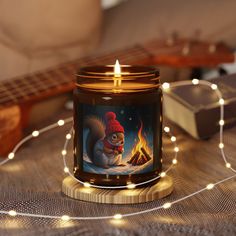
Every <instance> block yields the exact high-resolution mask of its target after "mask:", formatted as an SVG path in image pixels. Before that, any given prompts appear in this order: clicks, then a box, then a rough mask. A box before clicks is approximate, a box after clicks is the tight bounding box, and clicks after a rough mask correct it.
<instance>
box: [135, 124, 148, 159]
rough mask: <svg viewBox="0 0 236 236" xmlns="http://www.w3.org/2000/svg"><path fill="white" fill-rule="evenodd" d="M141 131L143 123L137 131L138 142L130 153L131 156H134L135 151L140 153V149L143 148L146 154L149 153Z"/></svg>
mask: <svg viewBox="0 0 236 236" xmlns="http://www.w3.org/2000/svg"><path fill="white" fill-rule="evenodd" d="M142 130H143V122H142V121H141V126H140V128H139V131H138V139H139V140H138V142H137V144H136V145H135V146H134V148H133V149H132V152H131V153H132V155H134V154H135V153H136V152H137V151H139V152H142V151H141V148H144V149H145V150H146V152H147V153H150V148H149V147H148V144H147V141H146V139H145V138H144V136H143V135H142Z"/></svg>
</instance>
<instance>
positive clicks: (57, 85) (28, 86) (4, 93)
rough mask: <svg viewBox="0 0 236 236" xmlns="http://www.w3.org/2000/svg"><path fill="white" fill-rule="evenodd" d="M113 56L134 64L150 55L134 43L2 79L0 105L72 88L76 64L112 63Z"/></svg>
mask: <svg viewBox="0 0 236 236" xmlns="http://www.w3.org/2000/svg"><path fill="white" fill-rule="evenodd" d="M117 58H119V60H120V62H121V63H123V64H136V63H145V62H147V61H149V60H150V58H151V55H150V54H149V53H148V52H147V51H146V50H145V49H144V48H143V47H142V46H139V45H137V46H135V47H132V48H128V49H125V50H120V51H116V52H114V53H109V54H106V55H103V56H96V57H86V58H82V59H78V60H76V61H72V62H69V63H65V64H62V65H59V66H57V67H54V68H51V69H48V70H46V71H43V72H36V73H33V74H31V75H28V76H22V77H17V78H14V79H11V80H7V81H2V82H0V107H2V106H10V105H13V104H20V105H21V104H24V103H26V102H28V101H30V102H34V101H39V100H41V99H44V98H47V97H50V96H55V95H57V94H61V93H64V92H67V91H70V90H72V89H73V88H74V84H75V73H76V70H77V68H78V67H81V66H86V65H94V64H112V63H114V61H115V60H116V59H117Z"/></svg>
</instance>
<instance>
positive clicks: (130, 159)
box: [74, 66, 162, 186]
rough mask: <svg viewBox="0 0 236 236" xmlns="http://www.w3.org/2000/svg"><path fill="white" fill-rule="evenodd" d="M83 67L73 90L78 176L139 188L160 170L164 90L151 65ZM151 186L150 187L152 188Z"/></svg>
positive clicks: (75, 173)
mask: <svg viewBox="0 0 236 236" xmlns="http://www.w3.org/2000/svg"><path fill="white" fill-rule="evenodd" d="M120 70H121V71H119V72H118V74H117V73H114V66H91V67H84V68H81V69H80V70H79V72H78V74H77V83H76V88H75V90H74V175H75V177H76V178H78V179H80V180H82V181H85V182H89V183H91V184H96V185H101V186H121V185H127V184H131V183H134V184H137V183H140V182H144V181H147V180H150V179H153V178H155V177H156V176H157V175H158V174H159V173H160V172H161V170H162V164H161V163H162V91H161V86H160V77H159V71H158V70H157V69H156V68H155V67H150V66H121V67H120ZM150 184H151V183H150Z"/></svg>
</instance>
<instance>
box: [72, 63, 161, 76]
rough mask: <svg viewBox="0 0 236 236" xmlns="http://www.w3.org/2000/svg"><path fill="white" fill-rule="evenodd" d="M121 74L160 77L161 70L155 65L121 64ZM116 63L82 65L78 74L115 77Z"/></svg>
mask: <svg viewBox="0 0 236 236" xmlns="http://www.w3.org/2000/svg"><path fill="white" fill-rule="evenodd" d="M120 67H121V75H122V76H123V77H124V79H125V77H139V76H143V77H145V76H147V77H150V76H154V77H159V75H160V73H159V70H158V69H157V68H156V67H155V66H139V65H120ZM113 68H114V65H106V66H102V65H97V66H85V67H81V68H80V69H79V71H78V72H77V74H76V75H77V76H78V77H80V76H82V77H83V76H90V77H94V76H96V77H97V76H98V77H114V72H113Z"/></svg>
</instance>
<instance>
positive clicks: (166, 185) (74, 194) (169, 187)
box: [62, 176, 173, 204]
mask: <svg viewBox="0 0 236 236" xmlns="http://www.w3.org/2000/svg"><path fill="white" fill-rule="evenodd" d="M172 191H173V181H172V178H171V177H169V176H166V177H164V178H161V179H160V181H159V182H158V183H156V184H154V185H151V186H150V187H145V188H135V189H122V190H108V189H98V188H92V187H84V186H83V185H82V184H80V183H78V182H77V181H76V180H74V179H73V178H72V177H70V176H68V177H66V178H65V179H64V180H63V183H62V192H63V193H64V194H66V195H67V196H69V197H71V198H74V199H78V200H82V201H88V202H98V203H109V204H111V203H113V204H132V203H142V202H149V201H153V200H157V199H160V198H163V197H166V196H168V195H169V194H170V193H171V192H172Z"/></svg>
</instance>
